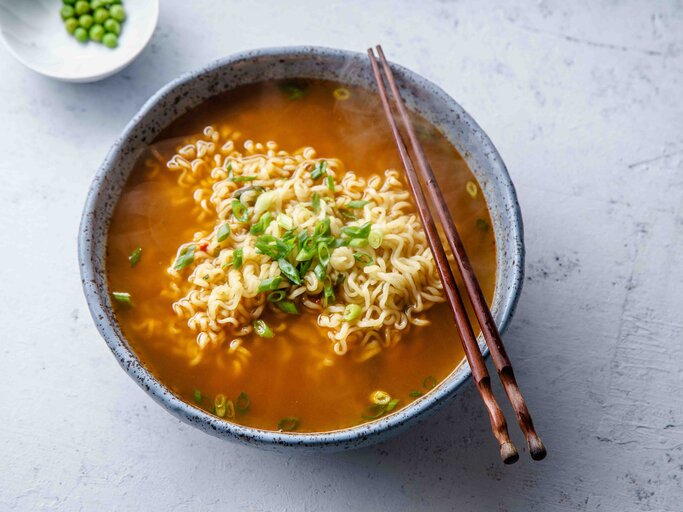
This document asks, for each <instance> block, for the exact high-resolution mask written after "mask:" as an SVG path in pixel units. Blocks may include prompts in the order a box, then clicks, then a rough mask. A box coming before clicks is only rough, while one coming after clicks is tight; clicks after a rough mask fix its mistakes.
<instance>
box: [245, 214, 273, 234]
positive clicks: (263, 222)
mask: <svg viewBox="0 0 683 512" xmlns="http://www.w3.org/2000/svg"><path fill="white" fill-rule="evenodd" d="M271 220H272V216H271V215H270V212H266V213H264V214H263V215H261V218H260V219H259V221H258V222H257V223H256V224H254V225H252V226H251V228H249V233H251V234H252V235H262V234H263V233H264V232H265V231H266V228H267V227H268V226H269V225H270V221H271Z"/></svg>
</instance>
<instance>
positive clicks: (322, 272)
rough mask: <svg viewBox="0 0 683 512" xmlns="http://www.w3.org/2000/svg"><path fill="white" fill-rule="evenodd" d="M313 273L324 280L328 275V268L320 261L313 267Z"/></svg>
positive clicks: (320, 279)
mask: <svg viewBox="0 0 683 512" xmlns="http://www.w3.org/2000/svg"><path fill="white" fill-rule="evenodd" d="M313 273H314V274H315V277H317V278H318V281H321V282H322V281H324V280H325V276H326V275H327V270H326V269H325V267H324V266H322V265H321V264H320V263H318V264H317V265H316V266H315V268H313Z"/></svg>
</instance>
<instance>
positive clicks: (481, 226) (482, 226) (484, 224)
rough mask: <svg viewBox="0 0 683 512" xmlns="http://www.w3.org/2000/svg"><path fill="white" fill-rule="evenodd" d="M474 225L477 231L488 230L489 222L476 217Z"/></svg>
mask: <svg viewBox="0 0 683 512" xmlns="http://www.w3.org/2000/svg"><path fill="white" fill-rule="evenodd" d="M476 226H477V229H478V230H479V231H483V232H487V231H488V230H489V223H488V222H486V221H485V220H484V219H477V222H476Z"/></svg>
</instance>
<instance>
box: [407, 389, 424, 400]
mask: <svg viewBox="0 0 683 512" xmlns="http://www.w3.org/2000/svg"><path fill="white" fill-rule="evenodd" d="M423 394H424V393H422V391H419V390H417V389H413V390H412V391H411V392H410V393H408V395H409V396H412V397H413V398H417V397H419V396H422V395H423Z"/></svg>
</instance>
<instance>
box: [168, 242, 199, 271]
mask: <svg viewBox="0 0 683 512" xmlns="http://www.w3.org/2000/svg"><path fill="white" fill-rule="evenodd" d="M196 247H197V246H196V245H195V244H191V245H186V246H185V247H183V248H182V249H181V250H180V254H178V257H177V258H176V260H175V263H174V264H173V269H174V270H182V269H184V268H185V267H187V266H188V265H189V264H190V263H192V262H193V261H194V251H195V249H196Z"/></svg>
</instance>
